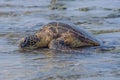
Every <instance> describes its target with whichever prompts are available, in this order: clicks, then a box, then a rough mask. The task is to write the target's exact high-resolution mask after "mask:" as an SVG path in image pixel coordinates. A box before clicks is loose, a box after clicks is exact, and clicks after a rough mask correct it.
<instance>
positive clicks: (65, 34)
mask: <svg viewBox="0 0 120 80" xmlns="http://www.w3.org/2000/svg"><path fill="white" fill-rule="evenodd" d="M88 46H100V43H99V41H98V40H97V39H96V38H94V37H93V36H92V35H90V34H89V33H88V32H86V31H84V30H83V29H81V28H80V27H77V26H75V25H74V24H68V23H63V22H50V23H48V24H46V25H44V26H43V27H42V28H41V29H40V30H39V31H38V32H36V33H35V34H33V35H30V36H27V37H25V38H22V39H21V41H20V45H19V47H20V48H21V49H36V48H50V49H59V50H60V49H67V48H69V49H70V48H80V47H88Z"/></svg>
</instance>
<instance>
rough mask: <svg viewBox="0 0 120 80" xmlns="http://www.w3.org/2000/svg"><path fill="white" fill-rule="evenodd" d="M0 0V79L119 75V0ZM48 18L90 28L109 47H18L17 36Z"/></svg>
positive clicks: (115, 78)
mask: <svg viewBox="0 0 120 80" xmlns="http://www.w3.org/2000/svg"><path fill="white" fill-rule="evenodd" d="M50 3H51V1H50V0H1V1H0V65H1V66H0V80H96V79H97V80H119V79H120V42H119V41H120V5H119V4H120V1H119V0H109V1H108V0H58V1H57V2H56V3H54V2H53V3H51V4H50ZM50 21H67V22H72V23H74V24H76V25H78V26H82V27H83V28H85V29H86V30H88V31H90V32H92V33H93V34H94V35H95V37H97V38H98V39H99V40H100V41H103V42H104V45H107V46H114V47H115V49H113V50H105V51H101V50H99V49H89V48H87V49H77V50H72V51H53V50H49V49H41V50H33V51H19V49H18V44H19V39H20V38H21V37H24V36H27V35H30V34H33V33H34V32H36V31H37V30H38V29H39V28H40V26H42V25H44V24H46V23H48V22H50Z"/></svg>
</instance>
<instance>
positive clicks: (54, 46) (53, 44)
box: [49, 39, 69, 50]
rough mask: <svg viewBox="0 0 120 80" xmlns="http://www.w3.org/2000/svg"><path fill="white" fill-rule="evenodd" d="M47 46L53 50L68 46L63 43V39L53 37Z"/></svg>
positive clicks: (63, 48)
mask: <svg viewBox="0 0 120 80" xmlns="http://www.w3.org/2000/svg"><path fill="white" fill-rule="evenodd" d="M49 48H50V49H55V50H65V49H69V47H68V46H67V45H66V44H65V43H64V40H58V39H53V40H52V41H51V42H50V44H49Z"/></svg>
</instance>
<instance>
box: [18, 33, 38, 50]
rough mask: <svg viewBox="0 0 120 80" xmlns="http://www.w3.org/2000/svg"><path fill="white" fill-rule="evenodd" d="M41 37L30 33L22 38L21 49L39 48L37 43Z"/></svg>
mask: <svg viewBox="0 0 120 80" xmlns="http://www.w3.org/2000/svg"><path fill="white" fill-rule="evenodd" d="M38 42H40V39H39V38H38V37H37V36H36V35H30V36H27V37H25V38H22V39H21V40H20V44H19V47H20V48H21V49H34V48H37V45H36V44H37V43H38Z"/></svg>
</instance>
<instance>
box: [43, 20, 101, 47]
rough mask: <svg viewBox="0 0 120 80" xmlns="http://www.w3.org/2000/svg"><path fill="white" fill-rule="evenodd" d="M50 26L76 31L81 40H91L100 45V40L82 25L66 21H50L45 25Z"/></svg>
mask: <svg viewBox="0 0 120 80" xmlns="http://www.w3.org/2000/svg"><path fill="white" fill-rule="evenodd" d="M48 26H54V27H61V28H66V29H67V30H69V31H72V32H74V34H76V35H77V37H78V38H80V40H81V41H83V42H85V41H86V42H88V41H89V42H91V43H93V44H96V46H98V45H100V41H98V40H97V39H96V38H95V37H94V36H93V35H92V34H91V33H90V32H88V31H86V30H84V29H83V28H82V27H80V26H76V25H74V24H71V23H66V22H50V23H48V24H46V25H44V26H43V28H44V27H48Z"/></svg>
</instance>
